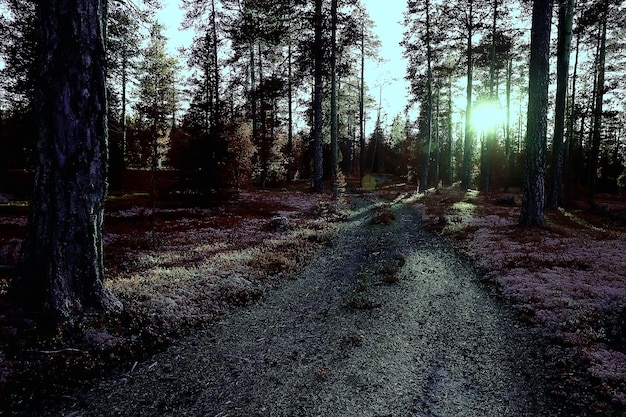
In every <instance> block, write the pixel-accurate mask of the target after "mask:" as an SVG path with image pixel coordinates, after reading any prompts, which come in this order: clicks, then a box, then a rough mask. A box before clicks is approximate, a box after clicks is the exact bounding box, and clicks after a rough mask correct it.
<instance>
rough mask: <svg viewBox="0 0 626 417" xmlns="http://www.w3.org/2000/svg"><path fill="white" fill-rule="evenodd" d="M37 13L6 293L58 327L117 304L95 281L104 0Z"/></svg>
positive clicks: (99, 254) (103, 125)
mask: <svg viewBox="0 0 626 417" xmlns="http://www.w3.org/2000/svg"><path fill="white" fill-rule="evenodd" d="M38 13H39V17H40V21H41V27H40V30H39V34H40V39H39V41H40V42H39V44H40V49H39V54H40V60H41V68H40V69H39V77H38V81H39V84H38V97H37V99H36V100H35V103H36V106H37V113H38V116H39V117H38V119H39V140H38V143H37V151H38V161H37V167H36V171H35V186H34V194H33V202H32V205H31V212H30V218H29V225H28V233H27V236H26V238H25V241H24V244H23V249H22V257H21V261H20V276H19V278H18V279H17V280H16V281H15V286H14V288H13V289H14V290H15V292H16V295H17V296H18V297H19V299H20V300H21V301H23V302H24V303H26V305H27V307H30V308H34V309H36V310H40V309H43V310H44V311H47V312H49V313H51V314H52V315H53V318H54V320H55V321H56V322H57V323H59V324H63V325H66V326H67V325H71V324H73V322H74V320H75V319H77V318H79V317H80V314H81V313H83V312H84V311H86V310H89V309H92V308H94V309H103V310H108V311H119V310H121V308H122V305H121V303H120V302H119V301H117V300H116V299H115V298H114V296H113V295H112V294H111V293H110V292H109V291H107V290H106V289H105V287H104V285H103V280H104V266H103V236H102V222H103V216H104V200H105V195H106V190H107V184H106V163H107V120H106V93H105V51H104V28H105V22H106V16H105V1H104V0H58V1H54V2H39V8H38Z"/></svg>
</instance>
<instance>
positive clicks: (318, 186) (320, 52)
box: [313, 0, 324, 192]
mask: <svg viewBox="0 0 626 417" xmlns="http://www.w3.org/2000/svg"><path fill="white" fill-rule="evenodd" d="M322 19H323V15H322V0H315V16H314V25H315V46H314V52H313V53H314V60H315V69H314V72H315V74H314V78H315V86H314V92H313V189H314V190H315V191H317V192H320V191H323V190H324V155H323V152H324V142H323V135H322V133H323V132H322V128H323V124H322V88H323V86H322V77H323V62H322V61H323V59H324V49H323V45H322Z"/></svg>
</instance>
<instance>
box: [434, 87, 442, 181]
mask: <svg viewBox="0 0 626 417" xmlns="http://www.w3.org/2000/svg"><path fill="white" fill-rule="evenodd" d="M435 97H436V100H435V187H437V188H439V176H440V164H441V142H440V141H439V101H440V98H441V97H440V88H439V86H437V94H436V96H435Z"/></svg>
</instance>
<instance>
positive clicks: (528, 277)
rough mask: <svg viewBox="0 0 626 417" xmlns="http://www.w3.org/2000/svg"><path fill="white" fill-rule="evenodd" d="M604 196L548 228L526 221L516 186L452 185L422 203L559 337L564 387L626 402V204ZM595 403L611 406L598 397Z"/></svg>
mask: <svg viewBox="0 0 626 417" xmlns="http://www.w3.org/2000/svg"><path fill="white" fill-rule="evenodd" d="M599 200H601V201H603V202H602V204H598V203H596V204H594V206H591V205H585V204H583V203H577V204H573V205H571V206H570V207H568V208H565V209H559V210H554V211H549V212H548V214H547V223H548V225H547V227H545V228H522V227H519V226H518V225H517V223H518V218H519V211H520V207H519V205H520V196H519V195H515V194H512V193H511V194H482V193H478V192H476V191H468V192H462V191H460V190H457V189H447V190H440V191H438V192H436V193H435V192H433V193H431V194H429V195H426V196H422V197H420V198H417V199H416V203H415V204H416V206H417V207H418V208H419V209H420V210H422V211H423V212H424V215H423V219H424V220H425V221H426V222H428V223H429V224H430V225H431V227H432V228H433V229H435V230H437V231H438V233H439V234H440V235H442V236H444V237H445V238H446V239H447V240H448V241H450V242H452V244H453V245H454V246H456V247H457V248H458V249H460V250H461V251H462V252H464V253H465V254H466V255H467V256H469V257H470V258H471V259H473V260H474V261H475V263H476V265H477V266H478V267H479V268H481V269H482V270H483V271H484V274H485V279H486V280H488V281H489V282H491V283H493V284H494V286H495V288H496V289H497V295H498V296H499V297H503V298H504V299H506V300H508V301H510V302H511V303H512V304H513V305H514V307H515V308H516V309H517V310H518V311H519V312H520V314H521V315H522V317H524V318H525V319H526V320H528V321H530V322H531V323H533V324H535V325H536V326H537V327H538V328H539V329H540V331H541V332H542V333H543V334H544V335H545V336H546V337H548V338H549V339H551V340H553V341H554V344H555V345H556V346H557V347H558V349H557V350H555V358H554V359H555V360H558V361H561V362H563V364H562V366H563V370H562V375H561V377H562V380H563V381H564V382H563V386H564V387H567V386H568V383H570V384H572V386H576V387H577V389H579V390H583V391H586V390H592V391H596V393H598V394H599V396H600V397H601V398H602V399H603V400H608V402H612V403H613V405H614V406H616V407H617V408H621V407H624V406H625V405H626V395H625V394H624V393H625V392H626V355H625V352H626V255H625V254H626V227H625V226H626V225H625V224H624V223H623V222H622V219H623V213H624V212H625V211H626V204H625V203H624V202H623V200H619V199H617V198H615V197H611V196H599ZM576 368H579V369H581V372H580V374H578V373H577V372H576V371H575V369H576ZM562 391H563V392H561V394H563V395H568V393H567V392H565V391H566V388H563V389H562ZM595 407H597V408H598V409H602V407H601V406H600V405H599V403H598V404H596V405H595Z"/></svg>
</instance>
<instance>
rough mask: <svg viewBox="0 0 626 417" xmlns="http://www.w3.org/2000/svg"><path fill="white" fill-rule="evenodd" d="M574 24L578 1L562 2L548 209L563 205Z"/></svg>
mask: <svg viewBox="0 0 626 417" xmlns="http://www.w3.org/2000/svg"><path fill="white" fill-rule="evenodd" d="M573 21H574V0H561V1H560V2H559V26H558V43H557V53H556V55H557V64H556V109H555V112H554V137H553V139H552V176H551V177H550V187H549V191H550V192H549V194H548V201H547V204H546V206H547V207H548V208H557V207H558V206H559V205H560V204H561V203H562V202H563V150H564V142H563V137H564V133H565V112H566V107H567V84H568V82H569V61H570V49H571V43H572V24H573Z"/></svg>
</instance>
